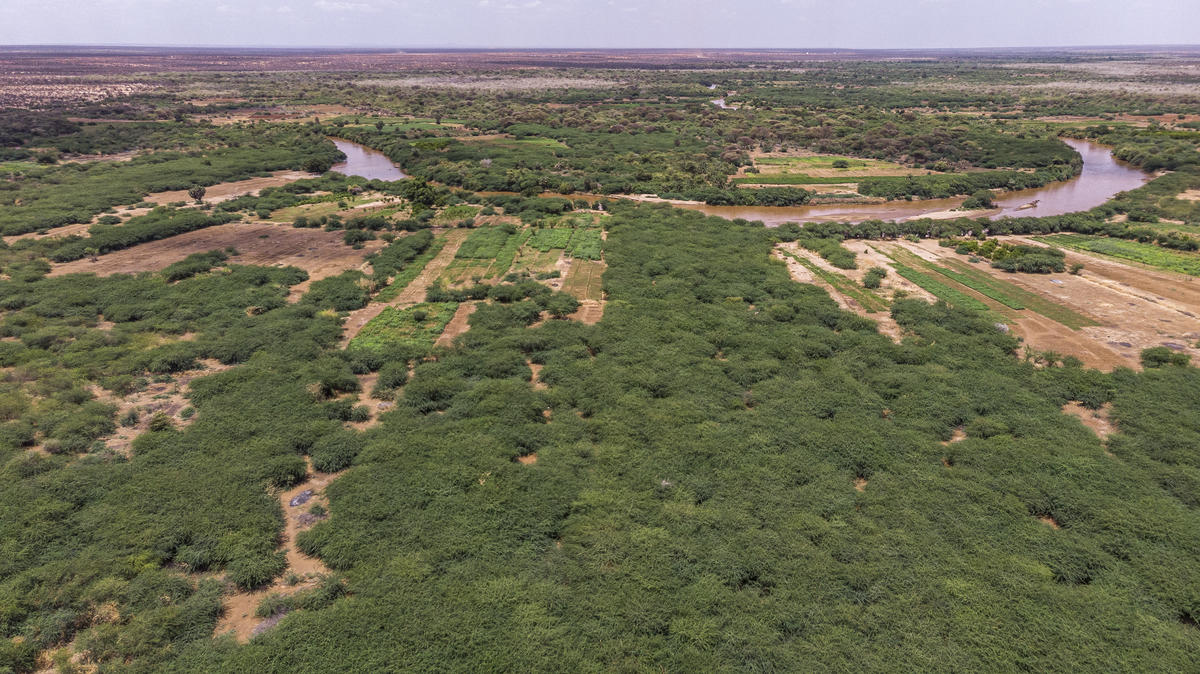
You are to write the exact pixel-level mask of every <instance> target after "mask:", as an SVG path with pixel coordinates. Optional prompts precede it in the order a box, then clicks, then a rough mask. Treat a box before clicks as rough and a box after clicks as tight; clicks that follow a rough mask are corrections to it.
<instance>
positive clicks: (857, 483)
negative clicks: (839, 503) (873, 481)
mask: <svg viewBox="0 0 1200 674" xmlns="http://www.w3.org/2000/svg"><path fill="white" fill-rule="evenodd" d="M866 490H867V481H866V479H865V478H861V477H856V478H854V491H857V492H864V491H866Z"/></svg>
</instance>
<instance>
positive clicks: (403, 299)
mask: <svg viewBox="0 0 1200 674" xmlns="http://www.w3.org/2000/svg"><path fill="white" fill-rule="evenodd" d="M469 233H470V230H468V229H452V230H450V231H449V232H447V233H446V245H445V246H443V247H442V249H441V250H440V251H438V254H437V255H436V256H434V258H433V259H432V260H430V261H429V262H428V264H426V265H425V268H424V269H422V270H421V273H420V274H418V275H417V277H416V278H414V279H413V280H412V282H411V283H409V284H408V285H407V286H405V288H404V290H402V291H400V294H399V295H397V296H396V299H394V300H392V301H391V302H370V303H369V304H367V306H365V307H363V308H362V309H358V310H356V311H351V312H350V315H349V316H348V317H347V318H346V322H345V323H344V324H343V332H342V348H345V347H346V345H348V344H349V343H350V340H352V339H354V338H355V337H356V336H358V332H359V331H360V330H362V329H363V326H364V325H366V324H367V323H369V322H370V321H371V319H372V318H375V317H376V316H378V315H379V314H381V313H383V310H384V309H386V308H387V307H397V308H404V307H411V306H413V305H414V304H419V303H421V302H423V301H424V300H425V292H426V291H427V290H429V286H431V285H433V282H434V281H436V280H437V278H438V277H439V276H441V275H442V272H443V271H445V269H446V267H449V266H450V263H451V262H453V261H454V256H455V255H456V254H457V253H458V247H459V246H461V245H462V243H463V241H465V240H466V238H467V234H469Z"/></svg>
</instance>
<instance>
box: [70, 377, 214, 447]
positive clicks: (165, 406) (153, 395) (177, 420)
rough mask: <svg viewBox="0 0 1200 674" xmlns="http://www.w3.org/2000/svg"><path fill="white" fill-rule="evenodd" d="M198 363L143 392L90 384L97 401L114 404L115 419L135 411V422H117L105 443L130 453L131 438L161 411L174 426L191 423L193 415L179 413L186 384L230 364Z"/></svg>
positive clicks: (140, 431)
mask: <svg viewBox="0 0 1200 674" xmlns="http://www.w3.org/2000/svg"><path fill="white" fill-rule="evenodd" d="M200 364H201V365H203V366H204V367H203V368H201V369H196V370H187V371H185V372H180V373H178V374H176V375H174V376H173V377H172V378H171V381H168V382H154V383H151V384H150V385H148V386H147V387H146V389H145V390H144V391H135V392H134V393H131V394H129V395H126V396H119V395H116V394H114V393H112V392H110V391H107V390H105V389H102V388H100V387H99V386H95V385H93V386H92V395H94V396H96V399H97V400H99V401H100V402H104V403H108V404H111V405H116V406H117V419H121V418H123V417H124V416H125V415H127V414H129V412H131V411H134V412H137V422H136V423H134V424H132V425H129V426H124V425H118V426H117V430H116V432H115V433H113V434H112V435H111V436H109V437H107V438H105V439H104V445H105V446H106V447H107V448H108V449H109V450H110V451H112V452H115V453H117V454H121V455H124V456H129V455H130V450H131V447H132V445H133V441H134V439H135V438H137V436H139V435H141V434H142V433H145V432H146V431H147V430H149V428H150V422H151V421H152V420H153V419H154V418H155V416H158V415H160V414H161V415H165V416H166V417H168V418H169V419H170V420H171V421H172V422H173V423H174V424H175V426H176V427H179V428H182V427H184V426H187V425H188V424H190V423H191V422H192V418H188V419H184V418H183V416H182V415H181V414H180V413H181V412H182V411H183V409H184V408H186V407H187V406H188V401H187V393H188V384H190V383H191V381H192V380H193V379H196V378H197V377H206V376H208V375H210V374H216V373H218V372H224V371H225V370H228V369H230V368H231V367H233V366H232V365H225V364H223V363H221V362H219V361H216V360H211V359H210V360H203V361H200Z"/></svg>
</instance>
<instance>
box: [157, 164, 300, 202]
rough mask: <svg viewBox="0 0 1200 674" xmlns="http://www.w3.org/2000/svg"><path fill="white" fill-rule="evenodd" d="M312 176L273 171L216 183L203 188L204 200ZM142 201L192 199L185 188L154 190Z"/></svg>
mask: <svg viewBox="0 0 1200 674" xmlns="http://www.w3.org/2000/svg"><path fill="white" fill-rule="evenodd" d="M314 177H316V176H315V175H313V174H312V173H306V172H304V171H275V172H273V173H271V175H270V176H265V177H262V178H249V179H247V180H235V181H233V182H228V183H218V184H216V185H210V186H208V187H206V188H205V191H204V201H206V202H208V203H213V204H218V203H221V202H222V201H229V200H230V199H236V198H238V197H240V196H244V195H247V194H258V193H259V191H261V190H263V189H264V188H267V187H279V186H281V185H287V184H288V183H294V182H296V181H297V180H300V179H303V178H314ZM144 201H149V202H150V203H153V204H159V205H163V204H170V203H174V202H177V201H186V202H188V203H191V202H192V201H193V200H192V198H191V197H189V196H188V193H187V190H173V191H170V192H156V193H154V194H151V195H150V196H148V197H146V198H145V199H144Z"/></svg>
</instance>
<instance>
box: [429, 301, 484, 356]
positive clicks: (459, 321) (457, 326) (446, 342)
mask: <svg viewBox="0 0 1200 674" xmlns="http://www.w3.org/2000/svg"><path fill="white" fill-rule="evenodd" d="M478 308H479V303H478V302H462V303H460V304H459V305H458V309H457V310H455V312H454V317H453V318H451V319H450V322H449V323H447V324H446V327H445V328H444V329H443V330H442V334H440V335H438V338H437V341H435V342H434V343H433V345H434V346H451V345H453V344H454V340H455V338H456V337H458V336H459V335H462V334H466V332H467V330H470V329H471V322H470V321H471V314H473V313H475V310H476V309H478Z"/></svg>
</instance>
